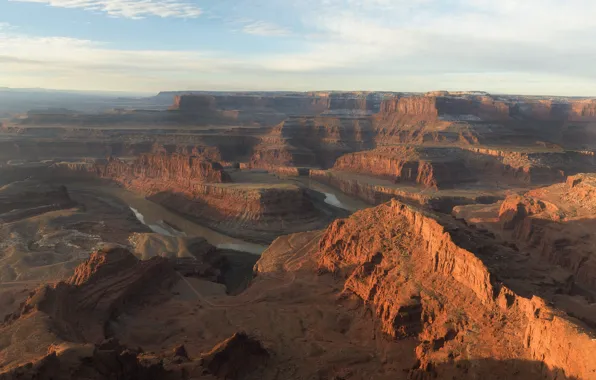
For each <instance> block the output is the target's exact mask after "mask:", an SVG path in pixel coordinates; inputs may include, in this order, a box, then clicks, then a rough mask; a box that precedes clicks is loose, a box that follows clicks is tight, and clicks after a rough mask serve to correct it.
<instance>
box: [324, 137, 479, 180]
mask: <svg viewBox="0 0 596 380" xmlns="http://www.w3.org/2000/svg"><path fill="white" fill-rule="evenodd" d="M333 168H334V169H335V170H338V171H347V172H355V173H361V174H369V175H374V176H378V177H381V178H386V179H389V180H391V181H393V182H396V183H408V184H414V185H416V184H417V185H421V186H422V187H425V188H434V189H439V188H449V187H453V186H455V185H463V184H466V183H470V182H476V181H477V178H476V177H475V176H474V175H473V174H472V172H471V171H470V169H469V168H468V166H466V164H465V162H464V158H463V157H462V154H461V152H460V151H459V150H457V149H432V148H426V149H424V148H412V147H391V148H390V147H383V148H377V149H375V150H372V151H364V152H358V153H352V154H347V155H345V156H342V157H340V158H338V159H337V161H336V162H335V165H334V167H333Z"/></svg>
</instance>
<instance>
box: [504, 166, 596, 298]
mask: <svg viewBox="0 0 596 380" xmlns="http://www.w3.org/2000/svg"><path fill="white" fill-rule="evenodd" d="M595 184H596V181H595V180H594V175H591V174H590V175H586V174H580V175H576V176H571V177H569V178H568V180H567V182H566V183H563V184H557V185H553V186H550V187H546V188H540V189H536V190H532V191H530V192H528V193H526V194H525V195H524V196H511V197H509V198H507V199H506V200H505V201H504V202H503V203H502V204H501V207H500V210H499V222H500V224H501V227H502V228H503V229H504V230H505V231H510V233H511V234H512V238H513V239H514V240H515V241H516V242H517V244H519V245H520V246H522V247H525V248H526V249H527V250H528V251H529V252H531V253H532V254H534V255H535V256H536V257H539V258H541V259H542V260H545V261H547V262H550V263H553V264H557V265H560V266H562V267H565V268H567V269H569V270H570V271H571V273H572V274H573V277H572V278H571V279H570V281H571V283H572V284H573V285H572V286H574V287H583V288H585V289H586V290H589V291H590V292H596V280H595V278H594V271H595V270H596V258H595V257H594V253H593V244H594V240H593V238H592V234H591V233H590V230H591V228H593V226H594V219H593V215H594V212H595V211H596V204H595V202H594V199H595V198H594V195H596V187H595Z"/></svg>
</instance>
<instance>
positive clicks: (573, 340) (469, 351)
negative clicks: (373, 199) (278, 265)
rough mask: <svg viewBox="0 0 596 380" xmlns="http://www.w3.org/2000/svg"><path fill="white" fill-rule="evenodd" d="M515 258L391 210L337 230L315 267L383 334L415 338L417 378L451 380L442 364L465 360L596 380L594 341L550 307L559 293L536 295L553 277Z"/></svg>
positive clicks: (454, 228) (444, 223)
mask: <svg viewBox="0 0 596 380" xmlns="http://www.w3.org/2000/svg"><path fill="white" fill-rule="evenodd" d="M376 226H378V227H376ZM518 256H519V253H517V252H515V251H513V250H511V249H508V248H507V247H505V246H502V245H499V243H498V242H497V241H495V240H494V239H493V238H492V237H490V236H487V235H486V234H484V233H482V232H477V231H473V230H469V229H466V228H465V225H463V224H462V225H458V224H457V223H454V222H451V221H449V220H447V219H442V218H436V217H433V216H431V215H425V214H423V213H420V212H418V211H415V210H413V209H411V208H409V207H408V206H405V205H403V204H400V203H398V202H391V203H389V204H385V205H382V206H379V207H377V208H375V209H371V210H366V211H362V212H360V213H357V214H355V215H354V216H353V217H352V218H350V219H348V220H342V221H337V222H335V223H334V224H333V225H332V226H331V227H330V228H329V229H328V230H327V232H326V233H325V235H324V236H323V237H322V239H321V243H320V256H319V267H320V269H321V270H324V271H326V272H332V273H336V274H338V275H340V276H341V278H344V279H345V286H344V291H347V292H351V293H354V294H356V295H358V296H359V297H360V298H362V300H363V301H364V302H365V303H366V304H368V305H370V307H371V308H372V310H373V311H374V313H375V315H376V316H377V317H378V318H379V319H380V321H381V328H382V330H383V331H384V332H385V333H387V334H389V335H391V336H393V337H395V338H398V339H404V338H406V337H409V336H418V337H419V339H420V342H421V343H420V345H419V346H418V348H417V349H416V353H417V355H418V359H419V363H418V364H419V365H418V366H417V367H416V369H414V373H418V372H419V371H420V372H422V373H423V372H430V373H435V376H437V375H438V377H442V376H446V375H447V374H450V375H453V374H454V373H457V372H458V370H455V368H453V367H452V368H451V369H449V370H445V369H444V363H454V362H455V363H457V361H458V360H459V359H458V358H460V356H461V355H466V356H468V357H469V356H474V357H491V358H492V359H495V360H502V361H506V360H513V359H520V360H530V359H532V360H540V361H543V362H544V363H545V364H546V366H547V367H548V368H559V370H558V373H559V375H562V376H570V377H572V378H582V379H583V378H586V379H587V378H593V377H594V376H596V375H595V374H596V368H594V367H593V365H592V364H588V363H589V362H591V361H590V360H589V359H588V357H589V356H590V355H593V354H594V353H595V352H596V351H595V350H596V343H595V342H594V340H593V339H592V337H593V331H591V330H590V329H586V328H585V327H582V324H581V322H579V321H577V320H575V319H574V318H571V317H569V316H568V315H566V314H565V313H564V312H562V311H560V310H557V309H553V308H552V307H549V306H548V302H549V301H551V302H552V300H554V299H555V298H556V296H557V293H558V292H561V291H564V290H563V288H561V289H557V288H550V287H549V286H548V285H546V282H547V281H545V280H544V279H543V280H542V282H541V284H544V285H540V284H537V285H532V280H531V279H532V278H534V277H533V276H537V277H536V278H540V277H543V276H544V274H541V273H549V274H547V277H548V276H553V277H555V278H556V276H557V273H558V271H559V270H557V269H555V267H553V268H552V269H551V270H552V272H541V271H544V270H545V268H544V265H543V264H541V263H539V262H533V261H528V260H527V259H522V260H520V258H519V257H518ZM561 286H563V284H561ZM455 288H457V289H458V291H457V292H453V291H452V289H455ZM497 347H502V348H503V349H500V348H497ZM505 347H507V348H506V349H505ZM484 350H488V351H486V353H482V352H483V351H484ZM455 363H454V364H453V365H454V366H455ZM456 367H457V366H456ZM440 368H443V370H444V371H446V372H437V371H439V369H440ZM459 368H460V369H459V371H463V372H460V375H459V376H462V377H463V376H469V374H468V375H464V373H465V372H466V371H468V370H469V369H467V368H461V367H459ZM549 376H552V375H549ZM457 378H459V377H457Z"/></svg>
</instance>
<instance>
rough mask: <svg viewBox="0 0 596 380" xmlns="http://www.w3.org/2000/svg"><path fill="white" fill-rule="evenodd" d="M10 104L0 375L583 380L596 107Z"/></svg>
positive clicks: (594, 312)
mask: <svg viewBox="0 0 596 380" xmlns="http://www.w3.org/2000/svg"><path fill="white" fill-rule="evenodd" d="M20 99H21V98H18V99H17V98H14V99H12V102H10V103H7V104H6V105H5V106H4V108H3V109H2V111H3V113H2V116H1V117H2V118H1V119H0V318H1V319H0V320H1V321H2V323H1V324H0V379H48V380H49V379H233V380H234V379H271V380H274V379H304V380H310V379H321V380H324V379H334V380H340V379H341V380H348V379H355V380H356V379H420V380H426V379H479V378H482V379H520V380H521V379H546V380H555V379H556V380H561V379H578V380H579V379H581V380H591V379H596V237H595V236H594V232H593V231H594V227H595V222H594V220H596V99H591V98H571V97H569V98H565V97H546V96H545V97H540V96H515V95H491V94H488V93H484V92H446V91H436V92H430V93H397V92H395V93H392V92H310V93H299V92H258V93H257V92H255V93H250V92H238V93H234V92H226V93H219V92H164V93H160V94H158V95H157V96H154V97H150V98H135V99H126V98H114V99H101V101H99V100H97V99H87V100H86V101H85V102H83V101H80V103H77V102H76V101H75V100H73V99H70V98H69V99H67V100H65V104H62V103H61V102H60V99H59V98H57V99H55V100H53V101H52V102H49V101H46V102H43V103H40V102H37V103H36V102H35V101H33V100H32V99H28V100H27V102H24V101H21V100H20ZM19 102H21V103H19ZM69 104H70V105H71V106H72V108H70V109H69V108H68V105H69Z"/></svg>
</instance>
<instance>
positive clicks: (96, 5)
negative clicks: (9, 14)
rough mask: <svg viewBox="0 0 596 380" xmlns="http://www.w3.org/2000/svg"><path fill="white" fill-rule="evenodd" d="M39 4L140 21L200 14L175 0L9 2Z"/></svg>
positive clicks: (30, 0)
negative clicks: (152, 17) (155, 17)
mask: <svg viewBox="0 0 596 380" xmlns="http://www.w3.org/2000/svg"><path fill="white" fill-rule="evenodd" d="M10 1H15V2H26V3H41V4H47V5H48V6H51V7H58V8H80V9H84V10H88V11H96V12H104V13H107V14H108V15H110V16H113V17H124V18H130V19H140V18H145V17H149V16H157V17H162V18H167V17H174V18H196V17H199V16H200V15H201V14H202V11H201V9H200V8H198V7H196V6H195V5H193V4H190V3H185V2H179V1H176V0H10Z"/></svg>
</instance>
